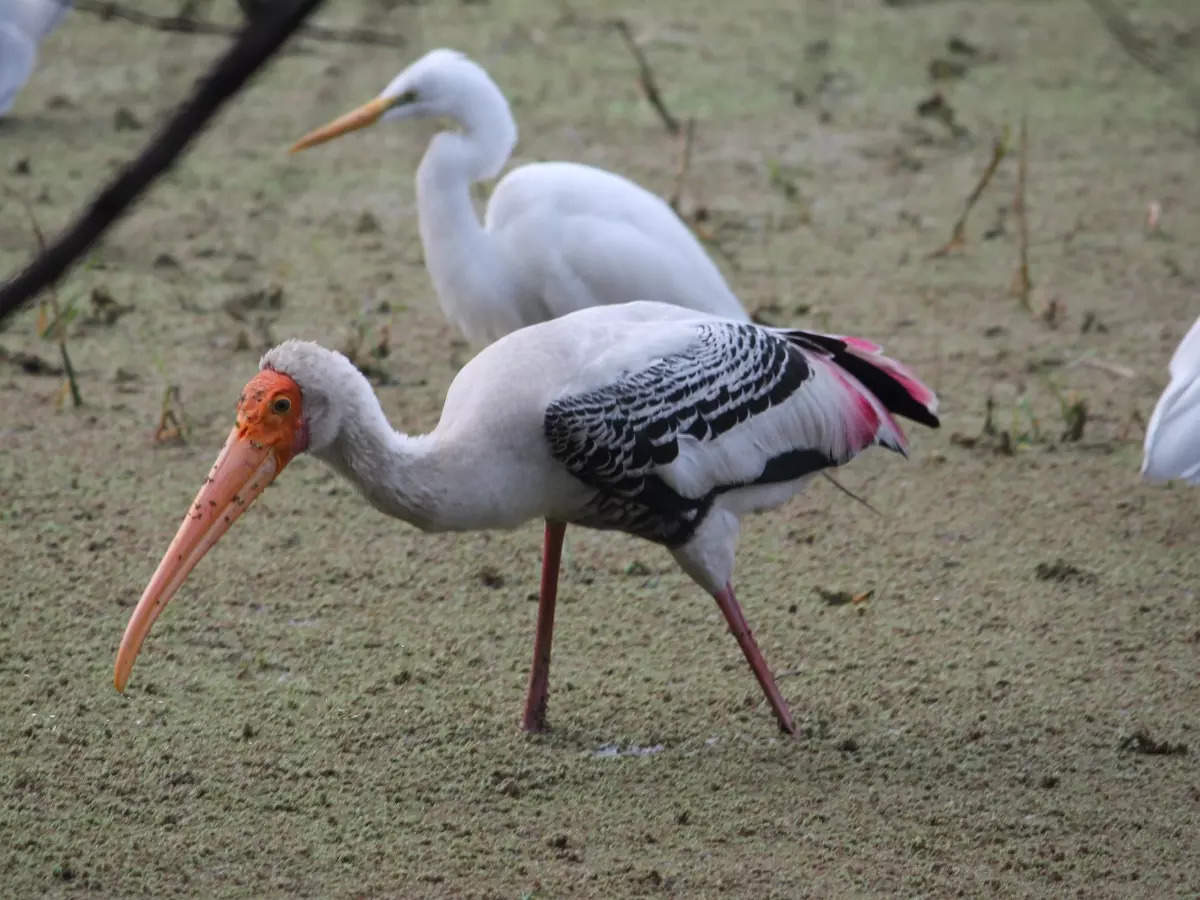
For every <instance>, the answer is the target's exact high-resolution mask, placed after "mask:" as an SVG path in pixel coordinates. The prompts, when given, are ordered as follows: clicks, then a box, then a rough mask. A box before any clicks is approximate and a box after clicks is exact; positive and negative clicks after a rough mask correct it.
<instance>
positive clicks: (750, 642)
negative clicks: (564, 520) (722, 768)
mask: <svg viewBox="0 0 1200 900" xmlns="http://www.w3.org/2000/svg"><path fill="white" fill-rule="evenodd" d="M547 533H548V532H547ZM713 597H715V598H716V601H717V606H719V607H721V612H722V613H724V614H725V621H726V622H728V623H729V630H730V631H732V632H733V636H734V637H735V638H737V642H738V646H739V647H741V648H742V653H744V654H745V655H746V662H748V663H750V668H751V669H752V670H753V671H754V677H755V678H757V679H758V684H759V686H760V687H761V688H762V691H763V693H764V694H766V695H767V702H768V703H770V704H771V709H773V710H774V711H775V718H776V720H778V722H779V730H780V731H783V732H786V733H787V734H795V733H796V726H795V724H794V723H793V722H792V714H791V713H790V712H789V711H788V706H787V704H786V703H785V702H784V700H783V695H782V694H780V693H779V688H777V687H776V686H775V676H773V675H772V674H771V670H770V669H768V668H767V661H766V660H765V659H763V655H762V653H761V652H760V651H759V649H758V644H756V643H754V635H752V634H751V633H750V626H749V625H747V624H746V617H745V616H743V615H742V608H741V607H740V606H738V602H737V597H735V596H734V595H733V585H731V584H727V585H725V590H723V591H718V592H717V593H715V594H713Z"/></svg>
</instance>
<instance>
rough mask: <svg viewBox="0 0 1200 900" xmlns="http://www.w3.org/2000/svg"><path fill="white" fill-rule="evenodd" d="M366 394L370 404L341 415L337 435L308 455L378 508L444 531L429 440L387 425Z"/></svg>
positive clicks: (377, 402)
mask: <svg viewBox="0 0 1200 900" xmlns="http://www.w3.org/2000/svg"><path fill="white" fill-rule="evenodd" d="M364 384H365V381H364ZM368 391H369V386H368ZM370 398H371V400H372V401H373V406H374V409H373V410H372V411H371V412H370V413H369V414H366V415H348V416H346V417H345V419H344V420H343V423H342V428H341V430H340V431H339V433H338V436H337V438H336V439H335V440H334V441H333V442H332V443H331V444H329V445H328V446H327V447H324V448H322V449H321V450H320V451H315V452H314V453H313V455H314V456H316V457H318V458H319V459H321V460H323V461H324V462H327V463H329V465H331V466H333V468H334V469H336V470H337V472H338V473H339V474H341V475H342V476H343V477H344V478H346V479H347V480H348V481H350V482H351V483H352V484H353V485H354V486H355V487H356V488H358V490H359V492H360V493H361V494H362V495H363V496H364V497H365V498H366V499H367V501H368V502H369V503H370V504H371V505H372V506H374V507H375V508H376V509H378V510H379V511H380V512H383V513H386V514H387V515H389V516H395V517H396V518H398V519H403V520H404V521H406V522H409V523H410V524H412V525H415V526H417V527H418V528H421V529H423V530H425V531H442V530H444V529H445V528H446V527H447V526H446V525H445V524H444V523H442V522H441V521H440V516H439V508H440V503H439V494H440V491H439V490H438V489H437V485H438V483H439V479H438V478H437V475H436V471H437V468H438V465H437V459H436V457H435V454H434V453H433V452H432V447H433V442H432V440H431V439H430V438H429V436H428V435H417V436H414V435H408V434H404V433H403V432H400V431H397V430H396V429H394V428H392V426H391V425H390V424H389V423H388V421H387V418H386V417H385V416H384V414H383V410H382V409H380V407H379V401H378V400H376V398H375V395H374V393H371V394H370ZM359 409H360V411H363V412H367V410H366V409H364V407H363V406H359Z"/></svg>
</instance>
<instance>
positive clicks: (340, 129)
mask: <svg viewBox="0 0 1200 900" xmlns="http://www.w3.org/2000/svg"><path fill="white" fill-rule="evenodd" d="M391 105H392V101H390V100H388V99H387V98H385V97H376V98H375V99H374V100H370V101H368V102H366V103H364V104H363V105H362V106H360V107H358V109H353V110H351V111H350V112H348V113H346V114H345V115H343V116H338V117H337V118H336V119H334V120H333V121H332V122H330V123H329V124H328V125H322V126H321V127H320V128H317V129H315V130H313V131H310V132H309V133H308V134H306V135H305V136H304V137H302V138H300V140H298V141H296V143H294V144H292V149H291V151H290V152H292V153H295V152H296V151H297V150H304V149H307V148H308V147H315V146H316V145H317V144H323V143H325V142H326V141H331V140H333V139H334V138H335V137H340V136H341V135H343V134H346V133H347V132H350V131H357V130H358V129H359V128H366V127H367V126H368V125H373V124H375V123H376V122H378V121H379V117H380V116H382V115H383V114H384V113H385V112H387V111H388V107H390V106H391Z"/></svg>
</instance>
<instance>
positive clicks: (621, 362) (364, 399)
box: [117, 303, 938, 731]
mask: <svg viewBox="0 0 1200 900" xmlns="http://www.w3.org/2000/svg"><path fill="white" fill-rule="evenodd" d="M262 367H263V372H262V373H260V376H259V378H262V379H265V380H266V381H265V382H264V383H266V384H267V386H266V387H261V386H260V387H258V388H254V387H253V386H254V385H255V382H254V381H252V382H251V385H250V386H248V388H247V392H246V393H245V394H243V399H242V404H243V407H240V408H239V409H240V410H242V411H241V412H240V413H239V426H238V428H237V429H235V431H234V434H233V435H231V437H230V442H229V443H227V445H226V451H224V452H223V455H222V457H221V458H220V459H219V460H218V462H217V464H216V465H215V466H214V469H213V473H212V474H211V475H210V484H208V485H206V487H205V488H204V489H202V491H201V495H200V496H199V497H197V501H196V504H195V506H194V516H192V517H191V518H189V520H187V521H185V523H184V525H183V526H182V527H181V529H180V535H181V536H183V535H185V531H189V530H190V532H193V534H192V536H191V537H181V536H177V537H176V543H175V544H173V545H172V548H171V549H170V550H169V551H168V553H167V556H166V557H165V558H164V562H163V564H162V565H161V566H160V571H159V573H156V575H155V579H154V581H152V583H151V586H150V588H148V589H147V593H146V595H144V596H143V599H142V602H141V603H140V604H139V612H137V613H135V616H134V619H131V622H130V628H129V629H128V630H127V632H126V640H125V641H124V642H123V643H122V657H124V658H125V662H126V664H125V666H124V668H122V666H123V663H122V657H119V658H118V676H117V682H118V686H123V684H124V681H123V678H125V677H128V671H129V666H132V654H136V652H137V647H138V646H140V643H141V639H142V637H144V634H145V632H146V631H147V630H148V628H149V622H152V621H153V617H154V616H155V615H157V611H158V610H160V609H161V608H162V606H163V605H164V604H165V602H166V598H167V597H169V591H167V593H166V594H165V595H164V594H163V591H162V589H161V586H162V585H164V584H172V585H175V586H177V585H178V583H179V582H181V581H182V578H183V576H185V575H186V572H187V569H188V568H190V566H191V565H192V564H194V562H195V560H197V559H199V555H198V554H195V553H193V551H192V550H190V549H189V548H190V547H192V546H193V545H194V544H195V541H197V540H199V539H200V538H199V535H200V533H201V532H203V533H204V535H206V536H205V537H204V541H205V543H204V549H206V548H207V546H211V543H212V542H214V541H215V540H216V538H217V537H218V536H219V534H220V533H221V532H223V530H224V529H225V528H226V527H228V524H229V523H230V522H231V521H232V519H233V518H236V516H237V515H238V514H240V512H241V510H242V509H243V508H244V507H245V506H247V505H249V500H250V499H252V498H253V496H255V494H256V493H257V492H258V491H260V490H262V488H264V487H265V485H266V483H267V482H269V481H270V479H271V478H273V477H274V475H275V474H276V472H277V471H278V469H279V468H282V465H285V464H286V462H287V459H288V458H290V451H289V454H288V455H287V456H285V457H283V458H282V462H281V463H279V464H278V465H276V464H275V463H273V462H272V460H271V458H270V457H269V456H267V455H266V454H267V453H268V452H269V445H270V444H271V443H272V442H275V444H276V445H277V446H281V447H285V448H295V449H297V450H305V449H306V450H307V451H308V452H311V453H312V454H313V455H314V456H317V457H319V458H320V459H323V460H325V461H326V462H327V463H329V464H330V465H332V466H333V467H334V468H335V469H337V470H338V471H339V472H340V473H341V474H342V475H344V476H345V477H346V478H348V479H349V480H350V481H352V482H353V483H354V484H355V485H356V486H357V487H358V488H359V490H360V491H361V492H362V493H363V495H364V496H365V497H366V498H367V499H368V500H369V501H370V502H371V503H372V504H373V505H375V506H376V507H377V508H379V509H380V510H382V511H383V512H385V513H388V514H389V515H393V516H396V517H398V518H401V519H404V520H406V521H408V522H411V523H413V524H414V525H416V526H417V527H419V528H422V529H425V530H429V531H444V530H468V529H490V528H510V527H513V526H516V525H519V524H520V523H522V522H525V521H528V520H530V519H534V518H545V519H546V520H547V560H546V562H545V565H544V569H543V591H542V603H541V606H540V607H539V626H538V637H537V640H536V641H535V658H534V669H533V672H532V673H531V681H530V696H529V700H528V703H527V706H526V717H525V726H526V728H529V729H531V730H535V729H538V728H541V727H543V725H544V713H545V705H546V691H547V686H546V685H547V673H548V668H549V646H550V633H551V629H552V625H553V611H554V590H555V585H556V582H557V568H558V554H559V552H560V550H561V543H562V534H563V527H564V526H565V523H576V524H581V525H585V526H590V527H597V528H607V529H617V530H623V531H626V532H629V533H632V534H637V535H639V536H642V537H645V538H647V539H649V540H652V541H655V542H657V543H661V544H664V545H666V546H667V547H668V548H669V549H670V551H671V553H673V554H674V556H675V558H676V560H677V561H678V562H679V564H680V565H681V566H682V567H683V569H684V570H685V571H686V572H687V573H688V574H689V575H690V576H691V577H692V578H693V579H695V580H696V581H697V582H698V583H699V584H700V585H702V586H703V587H704V588H705V589H706V590H708V591H709V592H711V593H712V594H713V595H714V597H715V598H716V600H717V602H718V604H719V605H720V607H721V609H722V612H723V613H724V614H725V616H726V619H727V620H728V621H729V624H730V626H731V629H732V630H733V632H734V634H735V636H736V637H737V639H738V642H739V644H741V646H742V650H743V652H744V653H745V654H746V657H747V659H748V660H749V662H750V664H751V667H752V668H753V669H754V672H755V675H756V676H757V677H758V679H759V682H760V684H761V685H762V687H763V690H764V692H765V693H766V694H767V697H768V700H770V702H771V704H772V706H773V708H774V710H775V713H776V716H777V717H778V720H779V723H780V726H781V727H782V728H784V729H785V730H787V731H792V730H793V727H794V726H793V723H792V720H791V716H790V713H788V711H787V707H786V704H784V702H783V699H782V696H780V695H779V693H778V690H777V689H776V687H775V684H774V680H773V678H772V677H771V674H770V671H769V670H768V669H767V667H766V663H765V661H764V660H762V657H761V654H760V653H759V651H758V648H757V646H756V645H755V644H754V641H753V638H752V637H751V636H750V632H749V629H748V627H747V626H746V624H745V620H744V618H742V614H741V610H740V608H739V607H738V605H737V601H736V600H735V599H734V595H733V589H732V586H731V581H732V576H733V563H734V551H735V549H736V544H737V537H738V529H739V517H740V516H741V515H743V514H744V513H746V512H749V511H752V510H758V509H764V508H769V507H773V506H777V505H779V504H780V503H783V502H784V501H785V500H787V499H788V498H789V497H791V496H792V495H794V494H795V493H796V492H797V491H799V490H801V489H802V488H803V486H804V485H805V484H806V483H807V482H808V480H809V479H811V478H812V477H813V475H814V474H815V473H816V472H819V471H820V470H821V469H824V468H826V467H829V466H836V465H840V464H842V463H845V462H848V461H849V460H850V459H851V458H853V457H854V456H855V455H857V454H858V453H859V452H860V451H861V450H863V449H865V448H866V447H868V446H869V445H871V444H873V443H879V444H882V445H883V446H885V447H888V448H890V449H892V450H895V451H898V452H904V451H905V447H906V443H905V437H904V434H903V432H902V431H901V430H900V427H899V425H898V424H897V423H896V421H895V419H894V418H893V413H898V414H901V415H905V416H908V417H910V418H913V419H915V420H917V421H921V422H924V423H925V424H928V425H931V426H936V425H937V424H938V422H937V417H936V407H937V400H936V398H935V397H934V395H933V393H932V392H931V391H930V390H929V389H928V388H926V387H925V386H924V385H922V384H921V383H920V382H919V381H917V380H916V379H915V378H914V377H913V376H912V375H911V374H910V373H908V372H907V370H905V369H904V368H903V367H902V366H900V365H899V364H898V363H896V362H894V361H892V360H890V359H888V358H887V357H884V356H882V355H881V354H880V353H879V348H878V347H876V346H874V345H873V344H870V343H869V342H866V341H861V340H858V339H855V338H840V337H832V336H827V335H820V334H815V333H813V332H803V331H785V330H780V329H769V328H762V327H759V326H757V325H752V324H749V323H745V322H738V321H732V320H728V319H716V318H712V317H707V316H697V314H696V313H694V312H691V311H688V310H683V309H680V308H678V307H674V306H668V305H664V304H659V303H631V304H626V305H621V306H608V307H594V308H591V309H587V310H583V311H582V312H578V313H574V314H572V315H569V316H565V317H563V318H561V319H555V320H553V321H550V322H546V323H543V324H541V325H536V326H532V327H530V328H525V329H522V330H520V331H517V332H514V333H512V334H511V335H509V336H508V337H506V338H503V339H502V340H500V341H497V342H496V343H495V344H493V345H491V346H490V347H488V348H486V349H485V350H483V351H482V352H481V353H480V354H479V355H478V356H476V357H475V358H474V359H473V360H471V361H470V362H469V363H468V364H467V365H466V366H464V367H463V369H462V371H461V372H459V374H458V376H457V377H456V378H455V379H454V382H453V383H452V384H451V385H450V389H449V392H448V393H447V395H446V401H445V406H444V408H443V411H442V416H441V419H440V421H439V422H438V424H437V427H436V428H434V429H433V431H431V432H429V433H428V434H425V435H421V436H419V437H413V436H409V435H404V434H401V433H399V432H397V431H395V430H394V429H393V428H392V427H391V425H389V424H388V421H387V419H386V417H385V416H384V414H383V411H382V409H381V407H380V405H379V401H378V399H377V398H376V396H375V394H374V392H373V391H372V390H371V388H370V386H369V385H368V383H367V381H366V379H365V378H364V377H363V376H362V374H361V373H360V372H359V371H358V370H357V369H356V368H355V367H354V366H353V365H352V364H351V363H350V362H349V361H348V360H347V359H346V358H345V357H343V356H342V355H341V354H338V353H335V352H332V351H330V350H326V349H324V348H322V347H319V346H318V345H316V344H310V343H304V342H299V341H288V342H286V343H284V344H281V345H280V346H278V347H276V348H275V349H273V350H270V351H268V352H267V354H266V355H265V356H264V357H263V360H262ZM275 381H282V382H285V383H286V385H288V386H290V387H287V388H286V390H291V389H292V388H293V387H294V388H295V393H296V394H297V400H296V401H295V402H293V403H291V404H289V405H290V407H291V408H290V409H289V410H284V412H285V413H286V414H287V415H292V414H296V415H298V416H301V417H302V420H301V421H299V422H298V423H297V424H296V425H295V426H294V427H292V428H290V429H285V433H284V435H283V436H282V437H280V436H275V437H271V436H268V435H267V433H266V432H263V433H261V434H260V433H258V432H255V431H254V430H253V429H254V428H255V427H257V425H255V424H254V423H255V422H256V421H257V419H256V418H255V417H256V416H258V413H257V412H254V410H257V409H260V408H261V407H262V405H263V404H264V403H269V402H272V401H271V399H270V398H271V397H278V396H281V394H280V391H281V390H283V389H276V388H274V387H271V386H270V385H271V384H274V382H275ZM293 383H294V384H293ZM248 398H249V399H248ZM245 409H249V410H250V411H249V412H245V411H244V410H245ZM297 409H302V412H297ZM247 423H248V424H247ZM275 427H276V426H275V425H271V428H275ZM270 434H271V435H274V434H276V432H275V431H272V432H270ZM297 435H299V437H297ZM239 447H240V448H243V449H240V450H239V449H238V448H239ZM264 448H266V449H264ZM229 453H233V454H238V453H241V454H242V456H235V457H231V459H236V460H237V461H236V462H229V461H227V460H226V454H229ZM243 457H245V459H243ZM245 460H250V461H248V462H247V461H245ZM239 466H240V467H242V469H244V470H245V471H246V473H247V474H246V475H244V476H243V477H242V478H243V481H245V479H247V478H250V477H251V476H250V474H249V473H251V472H253V473H254V476H253V479H252V483H251V485H250V487H249V488H246V487H245V486H244V485H243V484H242V483H241V482H238V483H237V484H232V483H230V484H228V485H225V483H226V482H229V480H230V479H231V478H232V476H231V475H229V474H227V473H228V472H229V471H231V469H233V468H237V467H239ZM263 478H265V481H264V480H262V479H263ZM260 482H261V485H260ZM214 485H225V486H224V487H221V488H219V490H224V491H225V494H224V495H222V496H228V497H233V499H234V500H236V501H237V502H236V503H231V504H229V506H228V512H225V511H223V510H222V508H221V504H218V503H215V502H213V499H212V497H213V496H215V495H213V491H214V490H218V488H216V487H214ZM210 510H214V511H212V512H210ZM222 516H224V518H223V519H222V518H221V517H222ZM200 552H201V553H202V552H203V551H202V550H201V551H200ZM184 559H188V560H189V562H188V563H187V564H186V566H184V567H183V569H182V571H181V570H180V566H181V565H182V563H181V561H182V560H184ZM171 590H173V587H172V588H171ZM139 616H141V619H139ZM147 617H148V619H147ZM135 622H138V623H139V624H138V625H137V626H136V627H135ZM131 635H132V637H131ZM127 644H128V645H129V646H130V647H132V653H127V652H126V645H127ZM122 672H123V673H124V674H123V675H122Z"/></svg>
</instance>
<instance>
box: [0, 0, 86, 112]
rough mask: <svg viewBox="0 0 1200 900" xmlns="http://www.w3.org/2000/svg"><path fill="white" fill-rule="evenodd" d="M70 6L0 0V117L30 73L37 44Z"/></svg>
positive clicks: (46, 0) (52, 0) (55, 1)
mask: <svg viewBox="0 0 1200 900" xmlns="http://www.w3.org/2000/svg"><path fill="white" fill-rule="evenodd" d="M70 7H71V0H0V116H3V115H5V114H6V113H7V112H8V111H9V110H10V109H12V105H13V102H14V101H15V100H16V99H17V94H18V93H19V92H20V90H21V88H22V87H24V86H25V82H26V81H28V80H29V76H30V75H32V74H33V67H34V65H35V64H36V62H37V48H38V44H39V43H41V41H42V39H43V38H45V37H46V35H48V34H49V33H50V32H51V31H53V30H54V26H55V25H57V24H58V22H59V20H60V19H62V17H63V16H64V15H65V14H66V12H67V10H68V9H70Z"/></svg>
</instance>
